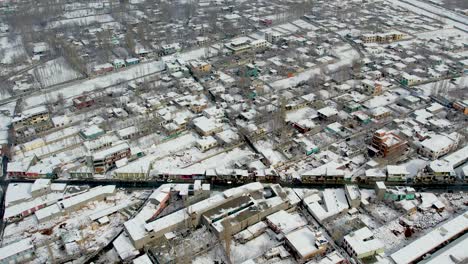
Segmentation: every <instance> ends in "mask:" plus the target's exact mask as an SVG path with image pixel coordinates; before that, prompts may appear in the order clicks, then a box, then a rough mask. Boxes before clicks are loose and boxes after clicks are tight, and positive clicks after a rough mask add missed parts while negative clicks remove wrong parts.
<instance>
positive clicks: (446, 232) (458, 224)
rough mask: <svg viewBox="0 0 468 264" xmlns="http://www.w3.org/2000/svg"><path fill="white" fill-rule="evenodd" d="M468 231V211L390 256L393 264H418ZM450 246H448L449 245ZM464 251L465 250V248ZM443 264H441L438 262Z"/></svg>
mask: <svg viewBox="0 0 468 264" xmlns="http://www.w3.org/2000/svg"><path fill="white" fill-rule="evenodd" d="M467 231H468V211H465V212H464V213H463V214H461V215H459V216H457V217H455V218H453V219H450V220H448V221H446V222H445V223H444V224H442V225H441V226H439V227H438V228H434V229H433V230H432V231H430V232H429V233H427V234H426V235H424V236H422V237H420V238H418V239H416V240H415V241H413V242H412V243H411V244H409V245H407V246H406V247H404V248H401V249H400V250H398V251H397V252H395V253H393V254H392V255H390V258H391V259H392V260H393V261H394V262H395V263H401V264H409V263H418V262H419V261H421V260H423V259H424V256H426V255H427V254H431V253H433V252H435V251H437V250H438V249H440V248H442V247H444V246H446V245H447V244H449V243H450V242H452V241H454V240H456V239H457V238H459V237H460V236H462V235H464V234H465V233H466V232H467ZM449 245H450V244H449ZM465 250H466V248H465ZM440 263H443V262H440Z"/></svg>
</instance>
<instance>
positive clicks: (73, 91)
mask: <svg viewBox="0 0 468 264" xmlns="http://www.w3.org/2000/svg"><path fill="white" fill-rule="evenodd" d="M162 70H164V63H162V62H161V61H153V62H148V63H141V64H138V65H135V66H132V67H129V68H125V69H123V70H120V71H116V72H113V73H110V74H107V75H103V76H98V77H95V78H93V79H88V80H85V81H79V82H77V83H74V84H71V85H66V86H64V87H61V88H59V89H56V90H53V91H51V92H48V93H47V95H44V94H40V95H34V96H31V97H28V98H25V100H24V101H25V103H26V105H27V106H28V107H34V106H37V105H41V104H44V103H46V102H47V100H46V97H48V98H50V100H52V101H53V100H56V99H57V97H58V95H59V94H63V96H64V98H72V97H75V96H78V95H80V94H82V93H85V92H92V91H93V90H95V89H98V88H104V87H107V86H110V85H113V84H115V83H117V82H118V81H120V80H131V79H134V78H139V77H142V76H144V75H148V74H153V73H157V72H160V71H162Z"/></svg>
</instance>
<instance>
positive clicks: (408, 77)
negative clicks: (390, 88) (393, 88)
mask: <svg viewBox="0 0 468 264" xmlns="http://www.w3.org/2000/svg"><path fill="white" fill-rule="evenodd" d="M422 81H423V79H422V78H420V77H418V76H416V75H412V74H408V73H403V74H402V75H401V77H400V83H401V84H402V85H404V86H413V85H416V84H419V83H421V82H422Z"/></svg>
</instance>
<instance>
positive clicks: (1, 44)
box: [0, 36, 26, 64]
mask: <svg viewBox="0 0 468 264" xmlns="http://www.w3.org/2000/svg"><path fill="white" fill-rule="evenodd" d="M25 55H26V51H25V50H24V46H23V42H22V41H21V37H19V36H15V37H13V39H12V40H11V39H9V38H8V37H1V38H0V64H2V63H3V64H11V63H13V61H14V58H15V57H19V56H25Z"/></svg>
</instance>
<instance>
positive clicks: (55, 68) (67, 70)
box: [28, 57, 83, 87]
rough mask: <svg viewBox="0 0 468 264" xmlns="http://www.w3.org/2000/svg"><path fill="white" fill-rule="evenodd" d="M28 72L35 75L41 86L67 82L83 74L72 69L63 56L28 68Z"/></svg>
mask: <svg viewBox="0 0 468 264" xmlns="http://www.w3.org/2000/svg"><path fill="white" fill-rule="evenodd" d="M28 73H29V74H31V75H33V76H35V77H36V78H37V81H38V82H39V83H40V84H41V85H42V86H43V87H48V86H52V85H56V84H60V83H64V82H68V81H71V80H75V79H77V78H80V77H82V76H83V75H81V74H80V73H78V72H77V71H75V70H73V69H72V68H71V66H70V65H69V64H68V63H67V62H66V61H65V59H64V58H63V57H60V58H58V59H54V60H51V61H48V62H46V63H44V64H42V65H40V66H38V67H36V68H34V69H32V70H29V71H28Z"/></svg>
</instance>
